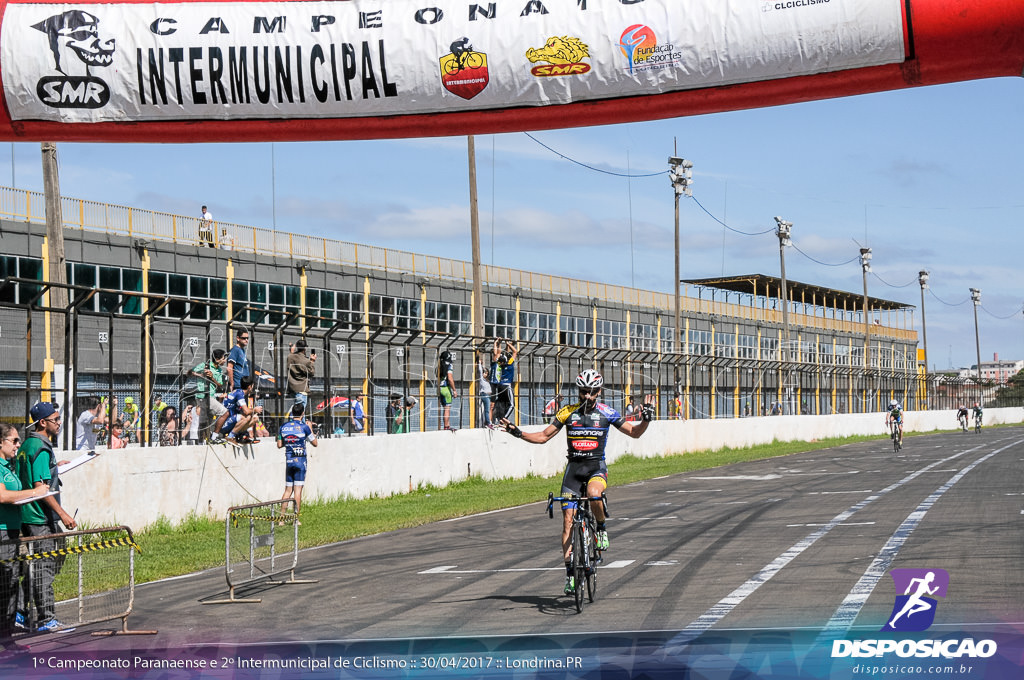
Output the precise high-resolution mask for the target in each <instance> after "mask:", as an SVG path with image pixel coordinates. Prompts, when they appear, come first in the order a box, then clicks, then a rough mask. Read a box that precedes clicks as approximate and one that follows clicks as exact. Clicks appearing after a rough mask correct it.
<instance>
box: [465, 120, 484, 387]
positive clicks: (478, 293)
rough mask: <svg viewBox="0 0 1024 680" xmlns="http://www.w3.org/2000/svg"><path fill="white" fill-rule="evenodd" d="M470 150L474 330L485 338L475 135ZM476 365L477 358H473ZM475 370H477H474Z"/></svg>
mask: <svg viewBox="0 0 1024 680" xmlns="http://www.w3.org/2000/svg"><path fill="white" fill-rule="evenodd" d="M466 139H467V140H468V141H467V144H468V149H469V225H470V232H471V240H472V248H473V328H472V329H471V332H472V333H473V336H474V337H477V338H482V337H483V336H484V299H483V284H482V283H481V281H480V211H479V208H478V205H477V195H476V140H475V138H474V136H473V135H469V136H468V137H467V138H466ZM473 361H474V364H475V362H476V357H475V356H474V357H473ZM474 370H476V369H475V368H474Z"/></svg>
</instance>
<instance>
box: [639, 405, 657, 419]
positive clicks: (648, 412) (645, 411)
mask: <svg viewBox="0 0 1024 680" xmlns="http://www.w3.org/2000/svg"><path fill="white" fill-rule="evenodd" d="M640 410H641V413H640V417H641V418H643V419H644V422H645V423H649V422H651V421H652V420H654V404H644V405H643V406H642V407H641V408H640Z"/></svg>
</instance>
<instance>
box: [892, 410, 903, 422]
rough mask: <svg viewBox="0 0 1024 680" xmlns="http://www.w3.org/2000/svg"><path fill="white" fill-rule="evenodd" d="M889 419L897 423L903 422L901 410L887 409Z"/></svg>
mask: <svg viewBox="0 0 1024 680" xmlns="http://www.w3.org/2000/svg"><path fill="white" fill-rule="evenodd" d="M889 417H890V418H892V419H893V420H895V421H896V422H897V423H902V422H903V409H901V408H900V407H899V406H897V407H896V408H891V409H889Z"/></svg>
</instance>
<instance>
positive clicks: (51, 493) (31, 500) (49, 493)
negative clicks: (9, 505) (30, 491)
mask: <svg viewBox="0 0 1024 680" xmlns="http://www.w3.org/2000/svg"><path fill="white" fill-rule="evenodd" d="M56 495H57V492H56V491H47V492H46V493H44V494H43V495H42V496H33V497H32V498H22V499H21V500H20V501H14V505H25V504H26V503H35V502H36V501H38V500H41V499H43V498H46V497H47V496H56Z"/></svg>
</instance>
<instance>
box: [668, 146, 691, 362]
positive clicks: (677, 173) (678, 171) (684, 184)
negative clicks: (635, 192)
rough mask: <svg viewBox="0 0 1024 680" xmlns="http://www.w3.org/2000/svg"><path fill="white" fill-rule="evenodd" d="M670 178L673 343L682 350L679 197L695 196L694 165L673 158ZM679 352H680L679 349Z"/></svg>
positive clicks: (671, 159) (670, 160)
mask: <svg viewBox="0 0 1024 680" xmlns="http://www.w3.org/2000/svg"><path fill="white" fill-rule="evenodd" d="M668 166H669V172H668V178H669V180H670V181H671V182H672V189H673V192H674V195H675V206H676V222H675V224H676V241H675V277H674V278H675V313H674V315H673V319H674V323H675V342H674V343H672V344H673V346H674V347H676V348H680V349H681V346H682V335H681V334H682V330H681V327H680V325H679V197H680V196H681V195H683V194H685V195H687V196H693V190H692V189H690V185H691V184H693V163H691V162H690V161H688V160H686V159H684V158H679V157H678V156H671V157H670V158H669V159H668ZM677 351H679V350H678V349H677Z"/></svg>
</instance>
